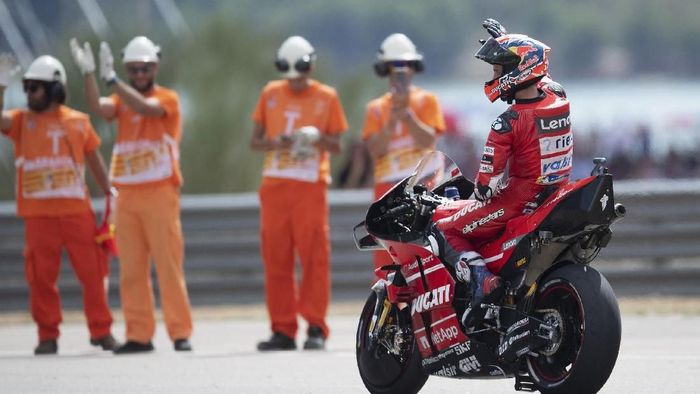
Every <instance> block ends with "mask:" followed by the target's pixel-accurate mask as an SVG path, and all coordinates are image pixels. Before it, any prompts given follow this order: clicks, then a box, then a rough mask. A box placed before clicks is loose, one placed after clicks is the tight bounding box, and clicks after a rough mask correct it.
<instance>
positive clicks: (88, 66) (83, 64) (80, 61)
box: [70, 38, 95, 75]
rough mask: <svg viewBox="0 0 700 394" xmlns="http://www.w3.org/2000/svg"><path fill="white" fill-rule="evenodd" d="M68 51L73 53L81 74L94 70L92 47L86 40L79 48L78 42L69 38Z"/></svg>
mask: <svg viewBox="0 0 700 394" xmlns="http://www.w3.org/2000/svg"><path fill="white" fill-rule="evenodd" d="M70 51H71V53H72V54H73V60H75V64H76V65H78V68H79V69H80V72H82V73H83V75H85V74H90V73H93V72H95V56H94V55H93V54H92V48H91V47H90V43H89V42H87V41H86V42H85V44H83V47H82V48H81V47H80V44H78V40H77V39H75V38H71V40H70Z"/></svg>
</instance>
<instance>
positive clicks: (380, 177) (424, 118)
mask: <svg viewBox="0 0 700 394" xmlns="http://www.w3.org/2000/svg"><path fill="white" fill-rule="evenodd" d="M409 100H410V101H409V108H410V109H411V111H413V113H414V114H416V116H417V117H418V119H420V121H421V122H423V123H425V124H426V125H428V126H430V127H432V128H434V129H435V132H436V134H438V135H439V134H441V133H442V132H444V130H445V120H444V118H443V116H442V110H441V109H440V104H439V103H438V100H437V98H436V97H435V95H434V94H432V93H430V92H428V91H426V90H424V89H421V88H419V87H415V86H413V87H411V90H410V97H409ZM391 106H392V104H391V93H386V94H384V95H383V96H381V97H378V98H376V99H374V100H372V101H370V102H369V104H367V112H366V114H365V125H364V128H363V131H362V138H363V139H364V140H365V141H367V140H368V139H369V138H370V137H371V136H373V135H375V134H376V133H379V132H380V131H381V130H382V129H383V128H384V126H385V125H386V124H387V123H388V122H389V116H390V113H391ZM434 149H435V147H434V146H432V147H430V148H421V147H419V146H417V145H416V143H415V141H414V140H413V137H412V136H411V134H410V132H409V131H408V127H407V126H406V125H405V124H404V122H399V123H397V125H396V130H394V132H393V133H392V134H391V139H390V141H389V147H388V151H387V153H386V154H385V155H383V156H381V157H379V158H377V159H376V160H375V163H374V198H375V200H376V199H378V198H379V197H381V196H382V195H384V193H386V192H387V191H389V189H391V188H392V186H394V185H395V184H396V182H398V181H400V180H401V179H403V178H405V177H407V176H409V175H410V174H411V172H413V169H414V168H415V167H416V164H418V161H420V159H421V158H422V157H423V156H424V155H425V154H426V153H428V152H430V151H432V150H434ZM387 264H391V258H390V257H389V254H388V253H386V252H384V251H376V252H374V268H375V270H376V269H378V268H380V267H382V266H384V265H387ZM377 276H382V277H383V275H381V274H380V273H379V272H377Z"/></svg>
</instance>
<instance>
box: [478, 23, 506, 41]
mask: <svg viewBox="0 0 700 394" xmlns="http://www.w3.org/2000/svg"><path fill="white" fill-rule="evenodd" d="M481 26H483V27H484V29H486V31H487V32H488V33H489V34H490V35H491V37H493V38H498V37H500V36H505V35H506V34H508V31H506V28H505V27H503V25H502V24H501V22H499V21H497V20H495V19H492V18H489V19H487V20H485V21H483V22H482V23H481Z"/></svg>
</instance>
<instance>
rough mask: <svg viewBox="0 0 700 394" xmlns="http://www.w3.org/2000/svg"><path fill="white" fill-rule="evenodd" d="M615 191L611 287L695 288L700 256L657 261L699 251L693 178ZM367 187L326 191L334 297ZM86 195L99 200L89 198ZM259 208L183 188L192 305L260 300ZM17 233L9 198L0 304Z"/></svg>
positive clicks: (11, 278) (2, 206) (358, 275)
mask: <svg viewBox="0 0 700 394" xmlns="http://www.w3.org/2000/svg"><path fill="white" fill-rule="evenodd" d="M615 195H616V202H621V203H623V204H625V206H626V207H627V212H628V213H627V216H626V217H625V218H624V219H623V220H622V221H620V222H618V223H616V224H615V225H614V226H613V240H612V242H610V245H609V246H608V247H607V248H606V249H604V250H603V251H602V252H601V254H600V257H599V260H598V262H597V263H594V264H596V266H597V267H598V268H600V269H601V271H603V272H604V273H605V274H606V276H608V278H609V279H610V281H611V283H613V288H615V290H616V291H618V293H619V292H620V291H622V292H623V293H630V294H636V293H639V292H645V291H647V290H648V288H649V287H647V286H651V285H653V284H654V283H656V282H658V281H667V282H669V283H673V282H674V281H675V280H684V281H687V282H688V283H687V286H685V287H683V286H681V287H678V286H676V291H678V292H680V293H682V294H700V286H695V285H694V283H700V282H698V279H700V264H698V265H697V269H695V268H694V267H690V268H687V269H685V270H682V271H679V270H672V269H669V268H668V266H666V265H663V264H659V263H663V262H666V261H673V260H677V259H681V258H691V259H692V258H696V257H698V256H700V204H699V203H700V180H680V181H653V182H648V181H646V182H644V181H619V182H617V183H616V184H615ZM371 196H372V192H371V191H370V190H352V191H344V190H332V191H330V192H329V203H330V206H331V209H330V232H331V242H332V280H333V281H332V283H333V297H334V299H342V298H348V297H353V298H358V299H359V298H360V297H364V296H365V294H367V289H368V285H369V284H370V283H371V281H372V278H373V274H372V268H371V267H372V263H371V254H370V253H367V252H360V251H358V250H357V249H356V248H355V245H354V242H353V240H352V227H353V226H354V225H355V224H357V223H359V222H360V221H362V220H363V219H364V215H365V213H366V209H367V206H368V205H369V203H370V201H371ZM93 205H94V206H95V207H102V206H103V203H102V201H100V200H95V201H94V202H93ZM258 215H259V205H258V198H257V194H256V193H243V194H225V195H187V196H183V198H182V226H183V231H184V233H185V253H186V262H185V269H186V272H187V285H188V289H189V291H190V295H191V298H192V303H193V304H194V305H205V304H222V303H248V302H261V301H262V300H263V270H262V262H261V260H260V253H259V218H258V217H259V216H258ZM23 243H24V242H23V224H22V221H21V220H20V219H18V218H16V217H15V208H14V203H13V202H4V203H0V311H6V310H18V309H19V310H21V309H26V308H27V305H28V291H27V285H26V283H25V280H24V267H23V258H22V249H23ZM64 257H65V256H64ZM630 260H634V261H636V262H641V263H643V264H642V265H641V267H642V268H639V267H640V265H639V264H637V265H635V267H636V268H634V269H623V268H620V269H618V268H617V267H622V266H624V264H622V263H621V261H630ZM118 271H119V267H118V262H117V261H116V260H113V261H112V262H111V275H110V303H111V304H112V305H113V306H118V300H119V296H118V290H117V289H118V278H119V275H118ZM691 282H692V284H691ZM616 283H619V286H616ZM636 283H639V285H635V284H636ZM154 286H156V282H155V281H154ZM59 287H60V289H61V294H62V300H63V306H64V307H68V308H79V307H80V306H81V293H80V287H79V285H78V283H77V280H76V279H75V275H74V274H73V272H72V270H71V268H70V266H69V264H68V263H67V261H65V262H64V264H63V267H62V273H61V279H60V281H59ZM671 287H672V288H673V286H671ZM696 287H698V288H699V289H697V290H696V289H695V288H696ZM678 289H680V290H678Z"/></svg>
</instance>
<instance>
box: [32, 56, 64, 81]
mask: <svg viewBox="0 0 700 394" xmlns="http://www.w3.org/2000/svg"><path fill="white" fill-rule="evenodd" d="M23 78H24V79H33V80H37V81H46V82H60V83H61V84H63V86H65V85H66V82H67V79H66V69H65V68H63V64H61V62H60V61H58V59H56V58H55V57H53V56H49V55H44V56H39V57H38V58H36V59H35V60H34V61H33V62H32V64H30V65H29V68H27V72H25V73H24V77H23Z"/></svg>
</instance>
